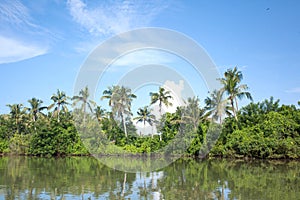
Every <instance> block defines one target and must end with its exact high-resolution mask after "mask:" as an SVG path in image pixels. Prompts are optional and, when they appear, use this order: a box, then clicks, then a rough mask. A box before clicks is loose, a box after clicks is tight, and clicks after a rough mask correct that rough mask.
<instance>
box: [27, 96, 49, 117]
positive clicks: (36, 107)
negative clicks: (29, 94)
mask: <svg viewBox="0 0 300 200" xmlns="http://www.w3.org/2000/svg"><path fill="white" fill-rule="evenodd" d="M28 103H29V104H30V108H29V109H28V110H29V113H30V114H31V115H32V120H33V122H35V121H36V120H37V119H38V116H39V115H44V114H43V113H42V111H43V110H45V109H47V106H42V104H43V101H42V100H40V99H37V98H32V99H29V100H28Z"/></svg>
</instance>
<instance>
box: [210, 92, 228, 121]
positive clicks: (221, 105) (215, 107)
mask: <svg viewBox="0 0 300 200" xmlns="http://www.w3.org/2000/svg"><path fill="white" fill-rule="evenodd" d="M223 94H224V91H222V90H214V91H213V92H212V93H211V94H210V97H207V98H206V99H205V100H204V102H205V104H206V106H205V109H206V110H207V111H208V112H207V114H208V115H209V116H211V117H212V119H215V120H219V123H220V124H222V115H223V114H224V113H225V112H226V114H227V115H230V114H231V113H230V112H229V110H232V109H231V107H229V106H228V99H224V98H223Z"/></svg>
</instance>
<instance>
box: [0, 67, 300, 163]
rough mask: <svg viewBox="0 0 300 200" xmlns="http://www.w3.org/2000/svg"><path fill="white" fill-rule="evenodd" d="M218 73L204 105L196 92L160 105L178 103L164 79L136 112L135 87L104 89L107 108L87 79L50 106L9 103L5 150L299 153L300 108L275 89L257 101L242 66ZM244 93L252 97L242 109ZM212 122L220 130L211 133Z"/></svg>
mask: <svg viewBox="0 0 300 200" xmlns="http://www.w3.org/2000/svg"><path fill="white" fill-rule="evenodd" d="M218 80H219V81H220V83H221V85H222V87H221V88H220V89H219V90H215V91H212V92H211V93H210V94H209V96H208V97H206V98H205V99H204V103H205V104H204V105H202V106H201V105H200V99H199V98H198V97H190V98H188V99H186V100H185V105H184V106H180V107H177V109H176V111H175V112H174V113H169V112H166V113H162V106H163V105H164V106H166V107H168V106H172V103H171V100H172V98H173V97H172V95H171V92H170V91H167V90H166V89H165V88H163V87H159V89H158V91H157V92H151V93H150V94H149V97H150V98H149V100H150V104H149V105H145V106H142V107H141V108H139V109H138V111H137V113H136V114H133V113H132V110H131V106H132V102H133V101H134V99H135V98H136V95H135V94H133V93H132V91H131V89H130V88H127V87H125V86H120V85H113V86H110V87H108V88H107V89H106V90H104V91H103V93H102V97H101V100H107V103H108V105H109V106H110V108H111V109H110V110H109V111H107V110H105V109H104V108H103V106H100V105H97V104H96V103H95V102H94V101H92V100H90V99H89V96H90V95H89V90H88V87H85V88H83V89H81V90H80V92H79V94H78V95H75V96H73V97H68V96H67V95H66V93H65V92H63V91H60V90H57V92H56V93H55V94H53V95H52V96H51V97H50V99H51V100H52V104H51V105H48V106H45V105H43V101H42V100H40V99H37V98H32V99H30V100H28V103H29V107H25V106H24V105H23V104H9V105H7V106H8V107H9V109H10V112H9V113H8V114H2V115H0V152H1V153H16V154H25V155H39V156H45V155H48V156H59V155H82V154H84V155H87V154H89V153H91V152H90V151H91V150H92V151H93V153H100V154H101V153H105V154H118V153H120V152H123V151H126V152H128V153H150V152H157V153H160V152H161V151H160V150H161V149H163V148H165V147H168V146H171V147H168V148H170V149H168V148H167V149H165V151H167V152H168V151H169V152H171V153H172V154H176V153H178V154H179V153H182V152H179V151H177V150H176V148H175V150H174V148H173V147H174V146H176V147H177V148H180V149H185V152H184V154H186V155H189V156H222V157H256V158H299V155H300V145H299V144H300V136H299V133H300V110H299V108H297V107H296V106H295V105H280V104H279V100H274V99H273V97H271V98H270V99H266V100H264V101H262V102H257V103H254V102H253V99H252V95H251V94H250V92H248V89H249V88H248V86H247V85H246V84H243V83H242V80H243V74H242V72H241V71H239V70H238V69H237V68H236V67H235V68H233V69H228V70H227V71H226V72H225V73H224V75H223V77H222V78H220V79H218ZM242 98H247V99H249V100H250V101H251V102H250V103H249V104H248V105H246V106H244V107H242V108H240V109H239V106H238V102H239V100H241V99H242ZM154 104H155V105H158V106H159V113H160V116H159V117H156V116H155V115H154V114H153V110H152V107H151V105H154ZM298 104H300V102H299V103H298ZM70 108H72V109H70ZM133 116H134V117H133ZM133 121H136V123H142V124H143V126H144V127H145V126H146V124H149V125H150V126H151V127H152V126H156V127H157V130H158V132H160V133H161V134H159V135H158V134H153V132H151V134H150V136H148V135H144V136H141V135H139V133H137V130H136V128H135V125H134V123H135V122H133ZM212 129H213V130H219V131H212V133H211V134H210V133H209V131H210V130H212ZM216 132H218V133H220V134H219V135H216V134H215V133H216ZM83 133H84V134H85V135H82V134H83ZM171 143H174V144H172V145H170V144H171ZM207 150H210V151H209V153H208V152H207V153H208V154H204V152H205V151H207Z"/></svg>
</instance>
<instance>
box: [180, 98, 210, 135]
mask: <svg viewBox="0 0 300 200" xmlns="http://www.w3.org/2000/svg"><path fill="white" fill-rule="evenodd" d="M185 104H186V105H185V106H184V107H182V111H181V115H182V116H181V121H182V123H184V124H190V125H192V126H193V130H194V131H196V130H197V128H198V125H199V122H200V121H202V120H204V119H206V117H207V115H206V114H205V110H204V109H201V108H200V100H199V98H198V97H193V98H190V97H189V98H188V99H187V102H186V103H185Z"/></svg>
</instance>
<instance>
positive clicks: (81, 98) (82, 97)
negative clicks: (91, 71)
mask: <svg viewBox="0 0 300 200" xmlns="http://www.w3.org/2000/svg"><path fill="white" fill-rule="evenodd" d="M89 96H90V94H89V89H88V87H87V86H86V87H85V88H84V89H81V90H80V91H79V95H77V96H73V97H72V100H73V105H74V106H75V105H76V104H78V103H79V102H81V103H82V104H81V111H82V112H83V121H84V122H85V118H86V108H87V107H88V108H89V110H90V111H91V112H93V107H92V106H95V105H96V103H95V102H94V101H93V100H89Z"/></svg>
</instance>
